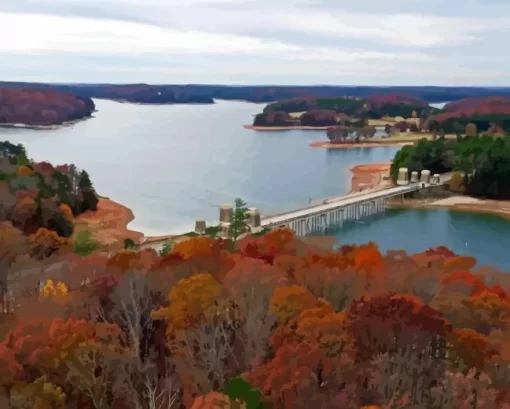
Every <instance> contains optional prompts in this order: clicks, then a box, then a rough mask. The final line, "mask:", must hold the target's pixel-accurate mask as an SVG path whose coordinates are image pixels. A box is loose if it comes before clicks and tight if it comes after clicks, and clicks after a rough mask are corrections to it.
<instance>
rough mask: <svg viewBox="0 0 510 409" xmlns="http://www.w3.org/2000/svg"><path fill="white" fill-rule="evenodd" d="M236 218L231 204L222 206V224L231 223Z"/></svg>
mask: <svg viewBox="0 0 510 409" xmlns="http://www.w3.org/2000/svg"><path fill="white" fill-rule="evenodd" d="M233 216H234V209H233V207H232V205H231V204H228V203H226V204H222V205H221V206H220V223H222V222H224V223H230V222H231V221H232V217H233Z"/></svg>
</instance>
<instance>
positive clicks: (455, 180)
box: [448, 172, 464, 193]
mask: <svg viewBox="0 0 510 409" xmlns="http://www.w3.org/2000/svg"><path fill="white" fill-rule="evenodd" d="M448 186H449V187H450V190H451V191H452V192H456V193H464V177H463V176H462V175H461V174H460V173H459V172H453V174H452V178H451V179H450V182H449V183H448Z"/></svg>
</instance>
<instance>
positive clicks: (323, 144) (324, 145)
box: [308, 139, 414, 149]
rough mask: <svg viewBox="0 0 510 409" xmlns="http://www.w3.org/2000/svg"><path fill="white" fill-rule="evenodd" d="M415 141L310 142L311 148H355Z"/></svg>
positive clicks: (404, 143) (404, 144)
mask: <svg viewBox="0 0 510 409" xmlns="http://www.w3.org/2000/svg"><path fill="white" fill-rule="evenodd" d="M413 144H414V142H396V141H389V140H384V139H383V140H381V141H370V142H360V143H356V142H348V143H331V142H312V143H310V144H308V146H310V147H311V148H327V149H353V148H373V147H374V146H406V145H413Z"/></svg>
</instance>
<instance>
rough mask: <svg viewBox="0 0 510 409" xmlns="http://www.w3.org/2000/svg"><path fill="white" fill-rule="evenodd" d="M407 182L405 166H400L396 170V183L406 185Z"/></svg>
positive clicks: (407, 176)
mask: <svg viewBox="0 0 510 409" xmlns="http://www.w3.org/2000/svg"><path fill="white" fill-rule="evenodd" d="M408 183H409V175H408V170H407V168H400V169H399V170H398V179H397V185H400V186H402V185H407V184H408Z"/></svg>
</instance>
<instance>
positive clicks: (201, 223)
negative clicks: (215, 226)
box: [195, 219, 206, 234]
mask: <svg viewBox="0 0 510 409" xmlns="http://www.w3.org/2000/svg"><path fill="white" fill-rule="evenodd" d="M205 228H206V225H205V220H204V219H197V220H196V221H195V233H197V234H204V233H205Z"/></svg>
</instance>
